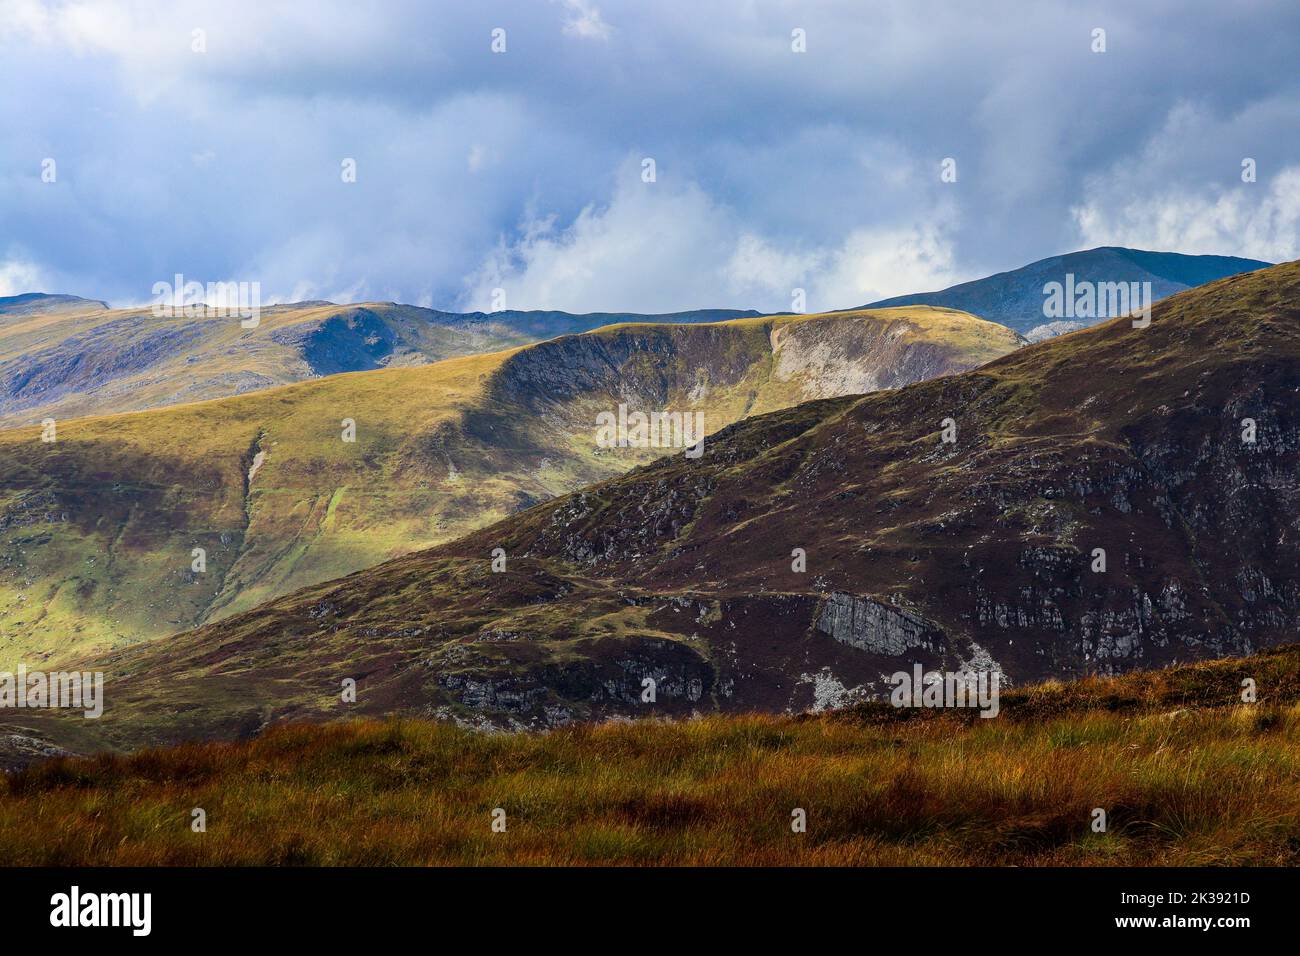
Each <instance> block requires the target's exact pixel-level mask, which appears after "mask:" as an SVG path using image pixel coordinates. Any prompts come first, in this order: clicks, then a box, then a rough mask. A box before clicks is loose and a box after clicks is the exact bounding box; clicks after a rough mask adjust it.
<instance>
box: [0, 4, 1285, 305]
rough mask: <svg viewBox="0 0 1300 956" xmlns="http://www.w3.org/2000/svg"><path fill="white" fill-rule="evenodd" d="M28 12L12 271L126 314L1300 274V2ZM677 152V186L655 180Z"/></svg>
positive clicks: (820, 298) (770, 297)
mask: <svg viewBox="0 0 1300 956" xmlns="http://www.w3.org/2000/svg"><path fill="white" fill-rule="evenodd" d="M0 8H2V9H0V81H3V82H0V124H2V125H3V128H4V129H5V131H6V133H5V136H4V137H0V222H3V223H4V229H5V241H6V242H8V243H12V244H14V245H13V248H16V249H20V250H21V253H22V257H21V261H23V262H26V263H35V264H37V266H39V278H40V279H41V281H43V282H45V283H48V284H51V288H52V290H53V291H67V292H74V293H76V294H80V295H87V296H93V297H95V298H107V299H109V300H110V301H112V302H114V303H119V302H121V303H126V302H139V301H147V300H148V295H149V293H148V290H149V289H150V288H151V286H152V283H153V282H155V281H159V280H162V279H167V278H169V277H170V276H171V275H173V274H174V273H175V272H178V271H179V272H183V273H184V274H186V275H187V276H193V277H195V279H196V280H202V281H208V280H210V279H211V280H214V281H215V280H216V279H217V278H233V279H235V280H239V281H260V282H261V284H262V289H263V293H264V295H266V296H268V297H270V296H276V297H280V298H290V297H293V296H294V295H295V294H310V295H313V296H342V295H348V296H360V297H367V296H375V297H384V298H394V299H401V300H405V301H422V302H428V303H431V304H432V305H434V306H436V307H442V308H451V307H455V306H456V305H457V304H458V303H465V302H473V303H476V304H480V305H481V304H483V302H484V300H483V294H484V290H485V289H491V288H494V287H496V285H495V284H496V283H500V284H501V285H502V287H507V288H509V289H510V296H511V302H512V303H524V302H527V303H529V304H532V305H535V306H538V307H541V306H543V305H550V306H559V305H562V306H563V307H566V308H585V309H600V310H651V309H664V308H668V309H678V308H693V307H703V306H734V307H743V308H762V309H785V308H789V303H790V290H791V289H792V288H798V287H803V288H806V289H807V293H808V305H809V307H810V308H845V307H850V306H854V305H859V304H861V303H862V302H864V301H869V300H870V299H872V298H875V297H878V296H883V295H887V294H892V293H903V292H909V291H916V290H917V289H918V288H926V287H936V286H941V285H943V284H945V283H947V282H949V281H956V280H957V279H962V278H971V277H974V276H977V275H981V274H987V273H989V272H993V271H998V270H1002V269H1008V268H1014V267H1016V266H1018V265H1021V264H1023V263H1025V262H1028V261H1030V260H1032V259H1037V258H1041V257H1043V256H1047V255H1053V254H1057V253H1060V252H1063V251H1067V250H1069V249H1073V248H1079V247H1080V246H1082V245H1090V244H1096V243H1097V242H1102V241H1109V242H1121V241H1122V242H1134V243H1139V244H1142V245H1147V246H1154V247H1156V248H1167V249H1174V250H1177V251H1196V250H1198V249H1202V248H1209V247H1214V249H1213V251H1216V252H1224V253H1234V254H1240V255H1263V254H1264V253H1265V252H1269V253H1270V255H1268V256H1267V257H1268V258H1282V257H1285V256H1286V255H1288V254H1294V252H1293V251H1294V249H1295V246H1294V241H1293V240H1294V204H1293V202H1292V200H1291V195H1292V193H1293V191H1294V180H1293V178H1292V177H1291V174H1290V173H1289V171H1290V170H1293V169H1295V168H1297V167H1300V75H1297V73H1296V71H1295V70H1294V63H1295V62H1296V60H1297V59H1300V57H1298V56H1297V53H1300V7H1298V6H1297V5H1295V4H1294V3H1289V2H1283V0H1262V2H1260V3H1258V4H1257V5H1256V6H1254V7H1252V15H1251V16H1249V17H1242V16H1240V15H1239V14H1238V13H1237V12H1236V11H1235V10H1232V9H1229V8H1227V7H1225V6H1223V5H1222V4H1218V3H1214V2H1211V0H1193V2H1188V3H1180V4H1179V5H1178V6H1177V8H1176V13H1175V12H1174V11H1175V8H1174V7H1173V6H1171V5H1170V4H1168V3H1167V2H1164V0H1162V2H1158V3H1154V4H1151V5H1136V6H1135V5H1133V4H1130V3H1124V2H1121V0H1090V3H1089V4H1088V5H1087V6H1086V7H1084V8H1080V7H1077V6H1076V5H1067V4H1036V5H1032V6H1028V7H1026V6H1025V5H1023V4H1022V3H1019V2H1016V0H989V2H988V3H986V4H983V5H980V6H971V7H963V6H960V5H954V4H951V3H941V2H938V0H917V2H915V3H908V4H896V5H888V6H886V7H885V8H882V12H880V13H879V15H873V16H870V17H867V16H863V15H862V13H861V10H860V4H858V3H857V2H856V0H823V2H820V3H818V4H802V3H796V2H794V0H774V2H771V3H764V4H752V3H730V2H728V3H699V2H698V0H659V2H656V3H653V4H620V5H617V6H614V5H611V4H600V3H598V2H596V0H557V2H553V3H545V4H520V3H517V2H515V0H480V2H477V3H474V4H464V3H456V2H452V0H440V2H433V3H429V2H427V0H391V2H387V3H384V4H380V5H372V6H364V5H358V4H355V3H351V2H345V0H319V2H317V3H313V4H310V5H292V4H267V3H261V2H255V0H131V2H126V0H96V2H93V3H92V2H87V0H70V2H68V0H64V2H59V0H51V2H48V3H37V2H34V0H0ZM615 14H616V17H615V16H614V15H615ZM608 17H614V22H613V23H611V22H610V19H608ZM1008 19H1014V21H1015V22H1016V24H1017V28H1016V29H1015V30H1007V29H1006V28H1005V26H1004V24H1005V22H1006V21H1007V20H1008ZM497 26H501V27H504V28H505V29H507V30H508V33H509V38H510V42H509V51H508V52H507V53H504V54H494V53H493V52H492V51H491V45H490V40H491V37H490V31H491V30H492V29H493V28H494V27H497ZM796 26H797V27H800V28H802V29H804V30H805V31H806V33H807V38H808V46H807V52H805V53H796V52H794V51H793V50H792V49H791V45H790V31H791V29H793V28H794V27H796ZM1096 26H1103V27H1105V28H1106V29H1107V32H1108V48H1107V52H1106V53H1105V54H1094V53H1092V52H1091V50H1090V44H1091V31H1092V29H1093V28H1094V27H1096ZM196 29H201V30H203V31H204V34H203V35H204V37H205V46H204V49H205V52H202V53H197V52H195V51H194V49H193V31H194V30H196ZM647 156H648V157H653V158H654V159H655V160H656V162H657V165H658V169H659V182H658V183H657V184H655V185H656V186H657V187H658V188H657V189H656V190H654V191H647V190H644V189H642V188H641V186H642V184H641V183H640V181H639V178H637V177H635V176H632V177H630V178H629V176H628V174H627V172H626V168H625V163H626V162H627V161H628V157H632V161H633V163H635V162H636V161H638V160H639V158H641V157H647ZM949 156H951V157H954V158H955V159H956V160H957V164H958V170H959V177H958V180H957V182H955V183H947V184H945V183H941V182H940V180H939V177H938V169H939V162H940V160H941V159H943V158H944V157H949ZM1247 156H1249V157H1253V158H1255V159H1256V160H1257V161H1258V165H1259V170H1260V181H1259V182H1258V183H1257V184H1251V185H1250V186H1247V185H1244V184H1241V183H1240V181H1239V179H1238V174H1239V169H1240V161H1241V159H1242V157H1247ZM45 157H52V158H55V159H57V161H58V170H59V176H58V182H57V183H53V184H47V183H42V182H41V180H40V162H41V160H42V159H43V158H45ZM345 158H353V159H355V160H356V162H357V169H358V178H357V181H356V182H355V183H351V184H345V183H343V182H342V181H341V180H340V175H339V170H340V163H341V161H342V160H343V159H345ZM633 168H634V169H635V166H634V167H633ZM1288 250H1292V251H1291V252H1288ZM10 258H12V257H10ZM6 261H7V260H6ZM13 274H14V275H18V274H19V273H13Z"/></svg>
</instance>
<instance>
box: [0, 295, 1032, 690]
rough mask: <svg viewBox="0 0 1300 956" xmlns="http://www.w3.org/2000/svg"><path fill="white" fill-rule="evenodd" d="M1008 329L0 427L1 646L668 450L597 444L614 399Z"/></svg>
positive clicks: (477, 522) (538, 363)
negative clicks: (45, 436)
mask: <svg viewBox="0 0 1300 956" xmlns="http://www.w3.org/2000/svg"><path fill="white" fill-rule="evenodd" d="M1017 345H1018V342H1017V339H1016V337H1015V336H1014V334H1013V333H1011V332H1010V331H1008V330H1007V329H1004V328H1002V327H1001V326H998V325H995V324H993V323H988V322H983V321H980V320H977V319H974V318H972V317H970V316H966V315H963V314H961V313H956V312H951V311H947V310H932V309H903V310H887V311H883V312H864V313H835V314H831V315H823V316H797V317H796V316H786V317H773V318H757V319H743V320H736V321H732V322H726V323H714V324H708V323H706V324H696V325H655V324H647V325H621V326H613V327H610V328H607V329H603V330H600V331H598V332H594V333H589V334H584V335H579V336H568V337H563V338H560V339H556V340H551V341H548V342H544V343H540V344H538V345H535V346H530V347H526V348H521V349H514V350H509V351H505V352H498V353H493V354H488V355H481V356H470V357H465V358H458V359H451V360H447V361H444V362H440V363H435V364H432V365H425V366H418V367H411V368H398V369H384V370H378V371H372V372H358V373H350V374H344V375H334V376H330V377H327V378H321V379H317V380H314V381H310V382H303V383H299V384H297V385H291V386H285V387H282V388H278V389H270V390H265V391H260V392H256V393H254V394H250V395H244V396H238V397H235V398H229V399H221V400H217V401H211V402H202V403H195V404H190V405H183V406H178V407H175V408H165V409H157V410H154V411H149V412H143V413H137V414H128V415H118V416H107V417H98V418H88V419H79V420H74V421H71V422H63V423H59V424H58V425H57V430H56V433H55V438H56V440H55V441H54V442H52V443H46V442H44V441H42V429H40V428H19V429H10V430H6V431H2V432H0V668H4V667H7V666H10V665H12V664H14V663H16V662H18V661H25V662H26V663H27V664H28V665H29V666H32V667H35V666H37V665H38V664H40V665H51V663H52V662H58V661H60V660H65V659H67V658H68V656H69V655H72V654H80V653H84V652H86V651H87V650H90V649H92V648H106V647H112V646H118V645H122V644H131V643H138V642H140V641H144V640H148V639H151V638H156V637H160V636H163V635H166V634H169V633H172V632H175V631H178V630H183V629H185V628H187V627H190V626H193V625H195V624H199V623H202V622H204V621H208V620H213V619H216V618H219V617H222V616H225V615H229V614H232V613H235V612H238V611H241V610H245V609H247V608H250V607H252V606H254V605H255V604H257V603H259V602H262V601H265V600H267V599H270V598H273V597H276V596H278V595H282V594H285V593H288V592H289V591H292V590H293V589H295V588H298V587H302V586H304V585H308V584H312V583H315V582H319V581H324V580H328V579H330V578H335V577H338V576H340V575H343V574H347V573H349V572H352V571H355V570H357V569H359V568H363V567H367V566H369V565H372V564H375V563H377V562H380V561H383V560H385V559H388V558H392V557H394V556H396V555H400V554H403V553H406V552H409V551H411V550H415V549H417V548H421V547H428V546H430V545H432V544H436V543H438V542H441V541H446V540H450V539H451V538H454V537H457V536H459V535H462V534H465V533H466V532H468V531H470V530H472V529H474V528H477V527H481V526H482V525H484V524H487V523H489V522H491V521H494V520H497V519H499V518H503V517H505V516H507V515H510V514H512V513H514V512H517V511H519V510H522V509H524V508H526V507H528V506H530V505H533V504H535V503H537V502H539V501H544V500H546V499H549V498H551V497H553V496H555V495H558V494H563V493H565V492H568V491H571V490H573V489H574V488H577V487H580V486H582V485H586V484H589V483H591V482H594V481H598V480H601V479H604V478H608V477H610V476H612V475H616V474H621V473H622V472H624V471H626V470H627V469H629V468H631V467H633V466H635V465H637V464H642V463H645V462H648V461H652V460H654V459H655V458H656V457H658V456H660V455H662V454H665V453H667V452H668V451H669V450H670V449H664V448H638V447H627V448H607V447H599V446H598V445H597V442H596V438H597V435H596V427H595V426H596V422H597V416H598V415H599V414H600V413H602V412H608V413H615V412H616V411H617V409H618V407H619V405H620V404H623V405H626V406H628V407H629V408H630V409H631V410H633V411H636V410H642V411H646V412H650V411H656V410H676V411H687V410H690V411H699V412H701V413H702V414H703V415H704V431H705V432H713V431H716V430H717V429H719V428H721V427H723V426H725V425H727V424H730V423H731V422H734V421H737V420H739V419H741V418H743V417H745V416H746V415H751V414H758V413H761V412H765V411H769V410H772V409H776V408H783V407H786V406H788V405H791V404H795V403H798V402H802V401H805V400H807V399H809V398H817V397H822V396H826V395H839V394H846V393H860V392H865V391H869V390H871V389H875V388H886V387H893V386H897V385H900V384H906V383H908V382H913V381H917V380H919V379H922V378H926V377H929V376H933V375H940V374H945V373H948V372H953V371H960V370H963V369H966V368H970V367H972V366H974V365H978V364H981V363H983V362H986V361H989V360H990V359H993V358H996V357H998V356H1000V355H1003V354H1006V353H1007V352H1008V351H1011V350H1013V349H1015V348H1016V347H1017ZM345 421H351V422H352V423H353V424H354V426H355V439H356V440H355V442H346V441H345V440H344V432H345V429H346V428H347V426H346V425H345ZM195 548H201V549H203V551H204V561H205V567H204V569H203V570H201V571H197V572H196V571H195V570H193V562H194V558H193V557H192V552H193V550H194V549H195Z"/></svg>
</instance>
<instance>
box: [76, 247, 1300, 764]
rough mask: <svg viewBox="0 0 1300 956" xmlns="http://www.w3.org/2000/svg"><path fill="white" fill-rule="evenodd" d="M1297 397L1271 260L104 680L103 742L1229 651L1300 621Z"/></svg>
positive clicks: (789, 701) (817, 702) (321, 589)
mask: <svg viewBox="0 0 1300 956" xmlns="http://www.w3.org/2000/svg"><path fill="white" fill-rule="evenodd" d="M1298 393H1300V263H1288V264H1286V265H1281V266H1276V267H1274V268H1271V269H1267V270H1262V271H1260V272H1255V273H1249V274H1245V275H1240V276H1234V277H1232V278H1229V279H1224V280H1220V281H1219V282H1216V283H1212V284H1210V285H1208V286H1202V287H1200V288H1198V289H1195V290H1191V291H1189V292H1185V293H1181V294H1179V295H1176V296H1173V297H1171V298H1169V299H1167V300H1165V301H1164V302H1162V303H1160V304H1159V305H1158V306H1157V307H1156V311H1155V315H1154V317H1153V320H1152V322H1151V324H1150V326H1149V327H1146V328H1141V329H1138V328H1134V327H1133V325H1132V323H1131V322H1130V321H1128V320H1113V321H1110V322H1107V323H1105V324H1103V325H1100V326H1097V327H1094V328H1091V329H1088V330H1085V331H1082V332H1079V333H1076V334H1074V335H1070V336H1065V337H1062V338H1058V339H1053V340H1051V341H1048V342H1044V343H1041V344H1039V345H1036V346H1030V347H1028V348H1024V349H1020V350H1018V351H1015V352H1012V353H1011V354H1009V355H1006V356H1004V357H1003V358H1001V359H998V360H996V361H993V362H990V363H989V364H987V365H984V366H981V367H979V368H977V369H974V370H972V371H968V372H965V373H962V374H958V375H952V376H948V377H944V378H939V379H933V380H930V381H925V382H921V383H918V384H914V385H910V386H907V387H904V388H900V389H895V390H889V391H880V392H875V393H872V394H868V395H865V396H861V397H851V398H833V399H825V400H821V401H812V402H805V403H803V404H800V405H797V406H794V407H791V408H788V409H785V410H782V411H777V412H774V413H772V414H768V415H761V416H757V417H751V418H748V419H746V420H744V421H741V422H739V423H737V424H735V425H732V426H730V427H728V428H725V429H723V430H722V431H721V432H719V433H718V434H717V435H715V436H712V437H711V438H710V440H709V442H708V444H707V448H706V450H705V453H704V454H703V456H702V457H700V458H698V459H688V458H686V457H684V456H682V455H676V456H672V457H669V458H663V459H661V460H659V461H657V462H654V463H653V464H651V465H649V466H647V467H644V468H641V469H638V470H636V471H633V472H631V473H630V474H627V475H624V476H622V477H619V478H615V479H612V480H610V481H607V482H604V483H602V484H597V485H595V486H593V487H588V488H584V489H583V490H581V491H578V492H575V493H573V494H570V495H567V496H564V497H561V498H559V499H557V500H554V501H551V502H548V503H545V504H542V505H539V506H537V507H534V508H532V509H529V510H527V511H525V512H523V513H521V514H519V515H516V516H513V517H511V518H508V519H506V520H504V521H502V522H501V523H499V524H497V525H494V526H492V527H488V528H484V529H483V530H481V531H477V532H474V533H472V534H470V535H468V536H466V537H463V538H460V539H457V540H456V541H454V542H450V543H448V544H445V545H441V546H439V547H437V548H434V549H432V550H429V551H425V552H420V553H416V554H411V555H407V556H405V557H402V558H399V559H396V560H394V561H391V562H388V563H386V564H382V565H379V566H377V567H373V568H368V569H367V570H365V571H362V572H359V573H357V574H353V575H351V576H350V577H348V578H345V579H343V580H340V581H334V582H330V583H325V584H320V585H316V586H314V587H310V588H306V589H304V590H301V591H298V592H295V593H293V594H290V595H288V596H286V597H283V598H279V599H277V600H274V601H271V602H269V603H267V604H266V605H264V606H262V607H259V608H256V609H254V610H252V611H249V612H248V613H243V614H239V615H235V616H232V617H230V618H228V619H226V620H223V621H220V622H217V623H214V624H210V625H207V626H205V627H202V628H199V629H197V630H194V631H190V632H188V633H185V634H178V635H175V636H173V637H171V638H168V639H167V640H166V641H165V642H159V643H155V644H153V645H150V646H147V647H144V648H139V649H131V650H126V651H123V652H120V653H115V654H112V655H108V656H105V657H103V658H101V659H99V660H98V662H97V664H96V666H97V667H100V668H102V669H104V670H106V671H107V672H108V673H109V674H110V678H109V679H110V681H111V682H112V684H113V687H114V694H115V700H116V704H115V707H114V712H113V713H112V714H108V713H106V714H105V716H104V717H103V718H102V719H101V720H100V721H98V722H94V723H96V724H97V727H96V728H95V733H96V734H98V735H100V737H101V739H110V740H122V741H127V740H137V741H139V740H165V739H174V738H175V737H176V736H177V735H188V734H197V733H201V734H205V735H215V736H237V735H240V734H245V733H249V732H252V731H254V730H257V729H258V728H260V727H263V726H265V725H267V724H268V723H276V722H280V721H285V720H297V719H311V720H317V719H322V718H329V717H336V716H340V715H343V714H350V715H356V714H362V715H385V714H392V713H406V714H423V715H438V716H443V717H446V718H452V719H458V720H462V721H465V722H468V723H471V724H479V723H491V724H494V725H497V726H509V727H528V726H555V725H560V724H564V723H566V722H568V721H573V720H583V719H600V718H607V717H613V716H634V715H646V714H647V713H653V714H656V715H662V716H687V715H691V714H694V713H697V712H708V711H725V712H738V711H753V710H765V711H785V710H795V711H803V710H816V709H823V708H827V707H837V706H846V705H850V704H853V703H854V702H857V701H860V700H865V699H872V698H875V697H877V696H879V695H881V694H882V693H884V691H885V689H886V683H885V680H886V677H887V675H890V674H892V673H894V672H895V671H897V670H899V669H900V664H901V665H905V666H909V667H910V666H912V665H914V664H920V665H922V666H924V667H925V668H926V669H939V670H956V669H960V668H963V667H967V666H969V667H973V668H977V669H982V670H989V671H993V670H996V671H999V672H1000V673H1001V674H1002V675H1003V677H1004V679H1005V681H1006V682H1007V683H1009V684H1012V685H1015V684H1020V683H1025V682H1031V681H1035V680H1043V679H1051V678H1071V677H1081V676H1085V675H1091V674H1109V673H1118V672H1122V671H1127V670H1131V669H1139V668H1151V667H1159V666H1162V665H1167V664H1172V663H1174V662H1185V661H1188V660H1193V659H1197V658H1204V657H1214V656H1224V655H1245V654H1250V653H1253V652H1255V651H1258V650H1259V649H1261V648H1264V647H1268V646H1270V645H1276V644H1280V643H1284V642H1287V641H1291V640H1293V639H1294V634H1295V629H1296V627H1297V625H1298V624H1300V570H1298V569H1300V553H1297V550H1298V549H1300V527H1297V521H1300V518H1298V517H1297V516H1300V500H1298V499H1300V431H1298V430H1297V424H1296V422H1295V416H1294V410H1295V403H1296V396H1297V394H1298ZM945 419H951V420H952V422H951V423H945ZM1246 419H1250V420H1251V421H1252V422H1253V429H1252V428H1250V427H1248V423H1247V424H1243V422H1244V420H1246ZM947 425H955V427H956V436H955V437H956V441H955V442H954V443H947V442H944V441H943V430H944V429H945V427H946V426H947ZM1243 434H1249V435H1250V436H1251V437H1253V439H1254V441H1253V442H1247V441H1243ZM498 548H499V549H501V550H502V551H503V552H504V553H505V554H506V555H507V556H508V561H507V566H506V568H505V570H504V571H500V572H498V571H494V570H493V566H492V560H491V555H492V552H493V550H494V549H498ZM796 548H800V549H804V551H805V552H806V570H804V571H802V572H801V571H799V570H798V568H797V565H796V563H795V562H796V561H797V558H794V557H792V555H793V553H794V551H795V549H796ZM1098 549H1100V551H1101V552H1104V555H1102V554H1100V553H1099V550H1098ZM1103 556H1104V565H1100V564H1098V560H1099V558H1100V557H1103ZM647 678H649V679H651V680H653V681H654V682H655V683H656V686H657V699H656V701H655V703H654V705H653V707H647V706H646V704H645V703H643V701H642V690H643V686H644V685H643V681H645V680H646V679H647ZM346 679H352V680H355V681H357V683H358V698H357V702H356V703H355V704H353V705H349V706H344V705H342V704H341V703H340V700H339V697H338V694H339V690H338V689H339V687H340V686H341V682H342V681H343V680H346ZM79 723H80V724H81V725H83V726H84V725H85V724H86V723H90V722H86V721H81V722H79Z"/></svg>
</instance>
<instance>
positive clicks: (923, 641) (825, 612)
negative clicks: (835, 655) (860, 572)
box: [816, 592, 942, 657]
mask: <svg viewBox="0 0 1300 956" xmlns="http://www.w3.org/2000/svg"><path fill="white" fill-rule="evenodd" d="M816 627H817V630H818V631H821V632H822V633H823V634H826V635H828V636H830V637H833V638H834V639H835V640H837V641H839V642H840V643H842V644H848V645H850V646H851V647H857V648H860V649H861V650H864V651H868V652H870V653H872V654H887V655H889V656H891V657H897V656H898V655H900V654H903V653H906V652H907V651H909V650H912V649H914V648H922V649H925V650H934V649H935V647H936V644H937V641H938V639H939V638H940V637H941V636H942V635H941V634H940V632H939V630H938V629H937V628H935V627H934V626H933V625H932V624H930V623H929V622H928V621H926V620H925V619H924V618H921V617H918V616H917V615H915V614H912V613H910V612H908V611H901V610H898V609H897V608H891V607H888V606H887V605H884V604H881V603H879V602H878V601H873V600H871V599H870V598H865V597H855V596H854V595H852V594H842V593H839V592H836V593H834V594H832V595H831V596H830V597H829V598H828V599H827V601H826V604H825V605H824V606H823V607H822V612H821V615H820V616H819V617H818V619H817V625H816Z"/></svg>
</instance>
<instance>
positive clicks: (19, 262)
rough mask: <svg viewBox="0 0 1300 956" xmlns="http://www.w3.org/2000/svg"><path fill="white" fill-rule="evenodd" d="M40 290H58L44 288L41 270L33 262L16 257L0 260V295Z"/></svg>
mask: <svg viewBox="0 0 1300 956" xmlns="http://www.w3.org/2000/svg"><path fill="white" fill-rule="evenodd" d="M40 291H49V292H57V291H59V290H57V289H46V288H45V286H44V279H43V278H42V273H41V270H40V268H39V267H38V266H36V265H35V263H32V262H27V261H26V260H24V259H20V258H16V257H14V258H9V259H5V260H2V261H0V295H20V294H22V293H24V292H40Z"/></svg>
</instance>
